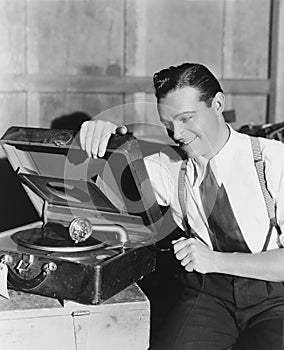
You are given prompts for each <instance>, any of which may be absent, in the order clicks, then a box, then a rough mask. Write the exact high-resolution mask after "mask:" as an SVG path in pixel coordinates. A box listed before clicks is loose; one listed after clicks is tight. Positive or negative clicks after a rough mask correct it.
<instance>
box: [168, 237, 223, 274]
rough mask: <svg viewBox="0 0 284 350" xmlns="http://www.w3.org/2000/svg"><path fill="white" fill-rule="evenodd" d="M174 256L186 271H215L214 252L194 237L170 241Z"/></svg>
mask: <svg viewBox="0 0 284 350" xmlns="http://www.w3.org/2000/svg"><path fill="white" fill-rule="evenodd" d="M172 244H173V247H174V253H175V255H176V258H177V259H178V260H180V263H181V265H182V266H184V268H185V270H186V271H189V272H192V271H193V270H195V271H197V272H200V273H209V272H215V271H214V266H215V259H216V257H217V255H216V252H214V251H212V250H211V249H210V248H208V247H207V246H206V245H204V244H203V243H201V242H199V241H198V240H197V239H195V238H188V239H187V238H185V237H182V238H180V239H178V240H176V241H172Z"/></svg>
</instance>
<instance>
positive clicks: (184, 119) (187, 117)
mask: <svg viewBox="0 0 284 350" xmlns="http://www.w3.org/2000/svg"><path fill="white" fill-rule="evenodd" d="M192 117H193V116H191V115H188V116H186V117H182V118H180V121H181V122H183V123H187V122H188V121H189V120H190V119H191V118H192Z"/></svg>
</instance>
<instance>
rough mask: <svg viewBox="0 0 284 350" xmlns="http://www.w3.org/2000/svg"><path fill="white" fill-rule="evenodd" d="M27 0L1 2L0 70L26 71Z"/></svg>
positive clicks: (5, 0)
mask: <svg viewBox="0 0 284 350" xmlns="http://www.w3.org/2000/svg"><path fill="white" fill-rule="evenodd" d="M25 33H26V31H25V1H22V0H13V1H11V0H1V2H0V43H1V44H0V45H1V46H0V47H1V49H0V72H3V73H4V72H5V73H23V72H24V71H25V62H26V61H25Z"/></svg>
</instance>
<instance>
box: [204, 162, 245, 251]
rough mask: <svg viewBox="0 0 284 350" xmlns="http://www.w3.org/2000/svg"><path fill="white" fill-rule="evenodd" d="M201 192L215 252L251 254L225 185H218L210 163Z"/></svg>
mask: <svg viewBox="0 0 284 350" xmlns="http://www.w3.org/2000/svg"><path fill="white" fill-rule="evenodd" d="M199 190H200V196H201V201H202V205H203V209H204V213H205V215H206V217H207V221H208V226H209V236H210V239H211V242H212V245H213V248H214V250H217V251H223V252H246V253H248V252H250V250H249V248H248V246H247V244H246V242H245V240H244V237H243V235H242V232H241V230H240V228H239V225H238V223H237V220H236V218H235V216H234V212H233V210H232V207H231V204H230V201H229V198H228V195H227V193H226V190H225V188H224V185H223V184H222V185H221V186H219V185H218V183H217V180H216V178H215V176H214V174H213V171H212V169H211V166H210V162H208V164H207V168H206V172H205V176H204V179H203V181H202V183H201V185H200V188H199Z"/></svg>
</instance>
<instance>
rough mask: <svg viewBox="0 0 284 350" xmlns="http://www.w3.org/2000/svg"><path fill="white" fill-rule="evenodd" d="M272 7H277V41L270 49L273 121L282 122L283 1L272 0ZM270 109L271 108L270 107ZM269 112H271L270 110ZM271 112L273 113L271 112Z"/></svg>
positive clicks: (283, 91)
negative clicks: (273, 62) (271, 51)
mask: <svg viewBox="0 0 284 350" xmlns="http://www.w3.org/2000/svg"><path fill="white" fill-rule="evenodd" d="M274 6H275V7H276V8H277V7H278V13H276V14H275V15H276V16H278V18H277V20H278V35H277V37H278V40H277V43H276V45H275V44H274V45H273V47H272V49H276V50H277V51H276V52H274V53H273V57H272V59H275V65H277V69H275V67H274V72H273V75H275V79H276V81H275V85H276V86H275V106H274V108H275V111H274V112H275V114H274V115H273V117H274V121H275V122H276V123H277V122H283V120H284V99H283V96H284V1H281V0H274ZM275 46H276V47H275ZM270 107H272V106H270ZM270 111H271V110H270ZM272 112H273V111H272Z"/></svg>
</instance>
